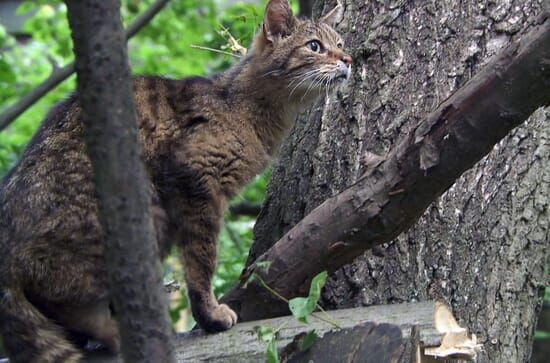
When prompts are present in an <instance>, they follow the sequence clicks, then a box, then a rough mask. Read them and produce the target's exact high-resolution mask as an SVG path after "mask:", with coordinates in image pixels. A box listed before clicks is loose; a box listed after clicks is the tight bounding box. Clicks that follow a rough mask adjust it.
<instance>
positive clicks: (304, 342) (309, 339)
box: [298, 330, 319, 352]
mask: <svg viewBox="0 0 550 363" xmlns="http://www.w3.org/2000/svg"><path fill="white" fill-rule="evenodd" d="M317 338H319V336H318V335H317V333H316V332H315V330H311V331H309V332H308V333H307V334H306V335H304V336H303V337H301V338H300V340H299V341H298V348H299V349H300V351H301V352H304V351H306V350H308V349H309V348H311V346H312V345H313V343H315V341H316V340H317Z"/></svg>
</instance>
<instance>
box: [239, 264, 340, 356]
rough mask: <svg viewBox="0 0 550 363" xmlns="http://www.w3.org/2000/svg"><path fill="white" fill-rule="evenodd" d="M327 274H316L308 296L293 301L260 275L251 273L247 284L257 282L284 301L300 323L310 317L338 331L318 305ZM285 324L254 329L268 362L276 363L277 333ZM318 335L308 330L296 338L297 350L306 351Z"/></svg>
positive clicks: (263, 266)
mask: <svg viewBox="0 0 550 363" xmlns="http://www.w3.org/2000/svg"><path fill="white" fill-rule="evenodd" d="M256 267H257V268H259V269H260V270H262V271H265V270H266V269H268V268H269V264H262V262H259V263H256ZM327 277H328V273H327V272H326V271H322V272H321V273H319V274H317V275H316V276H315V277H314V278H313V279H312V280H311V284H310V287H309V295H308V296H307V297H305V298H304V297H296V298H294V299H290V300H288V299H287V298H285V297H284V296H281V295H280V294H279V293H278V292H277V291H275V290H273V289H272V288H271V287H270V286H269V285H267V284H266V282H265V281H264V280H263V279H262V277H261V276H260V275H258V274H257V273H255V272H253V273H252V274H251V275H250V276H249V277H248V279H247V283H250V282H252V281H253V280H257V281H258V282H259V283H260V284H261V285H262V286H263V287H264V288H265V289H266V290H267V291H269V292H270V293H271V294H273V295H274V296H275V297H277V298H279V299H281V300H283V301H285V302H286V303H287V304H288V307H289V309H290V311H291V312H292V315H293V316H294V317H295V318H296V320H298V321H299V322H301V323H304V324H308V323H309V322H308V317H310V316H312V317H315V318H317V319H319V320H322V321H324V322H326V323H329V324H332V325H333V326H334V327H335V328H337V329H340V326H339V325H338V323H337V322H335V321H333V320H332V319H331V317H330V316H329V315H328V314H327V313H326V312H325V311H324V310H323V308H321V306H320V305H319V304H318V302H319V298H320V297H321V290H322V289H323V287H324V286H325V283H326V282H327ZM316 309H319V310H321V312H322V313H323V314H324V317H321V316H319V315H315V314H313V312H314V311H315V310H316ZM284 326H285V323H283V324H282V325H281V326H280V327H278V328H277V329H275V330H273V329H272V328H271V327H267V326H264V325H260V326H257V327H255V329H256V333H257V334H258V339H259V340H261V341H263V342H265V343H267V350H266V356H267V361H268V362H273V363H278V362H279V355H278V352H277V344H276V343H277V335H278V333H279V331H280V330H281V329H282V328H284ZM317 338H318V335H317V332H316V331H315V329H313V330H310V331H309V332H307V333H305V334H301V335H298V336H296V338H295V340H297V344H298V349H299V350H300V351H305V350H308V349H309V348H310V347H311V346H312V345H313V343H315V341H316V340H317Z"/></svg>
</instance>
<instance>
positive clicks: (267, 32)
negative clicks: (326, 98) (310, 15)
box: [251, 0, 351, 99]
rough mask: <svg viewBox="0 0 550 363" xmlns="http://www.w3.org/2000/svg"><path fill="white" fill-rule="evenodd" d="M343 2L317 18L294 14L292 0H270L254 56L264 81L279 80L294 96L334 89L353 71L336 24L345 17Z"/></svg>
mask: <svg viewBox="0 0 550 363" xmlns="http://www.w3.org/2000/svg"><path fill="white" fill-rule="evenodd" d="M342 12H343V9H342V6H341V5H340V3H338V5H337V6H336V7H335V8H334V9H333V10H332V11H330V12H329V13H328V14H326V15H325V16H323V17H322V18H320V19H319V20H317V21H313V20H306V19H304V20H302V19H298V18H296V17H294V15H292V10H291V8H290V5H289V3H288V0H270V1H269V2H268V4H267V7H266V10H265V16H264V22H263V24H262V27H261V29H260V30H259V32H258V34H257V35H256V38H255V40H254V44H253V45H252V49H251V51H252V55H253V57H254V58H255V63H256V64H259V65H260V66H259V68H261V69H258V70H259V73H260V77H261V78H262V79H261V81H264V82H276V83H277V84H280V86H283V87H285V89H286V90H287V91H288V93H289V95H290V96H293V95H295V96H298V99H299V98H300V97H299V96H302V97H304V96H308V95H311V96H313V95H318V94H320V93H321V92H325V91H327V92H330V91H332V90H334V89H336V88H338V87H339V86H340V85H341V84H342V83H344V82H345V81H346V80H347V79H348V78H349V77H350V74H351V57H350V56H349V55H348V54H347V53H345V52H344V42H343V39H342V37H341V36H340V35H339V34H338V33H337V32H336V31H335V30H334V28H333V26H334V25H335V23H336V22H337V21H339V20H340V18H341V17H342Z"/></svg>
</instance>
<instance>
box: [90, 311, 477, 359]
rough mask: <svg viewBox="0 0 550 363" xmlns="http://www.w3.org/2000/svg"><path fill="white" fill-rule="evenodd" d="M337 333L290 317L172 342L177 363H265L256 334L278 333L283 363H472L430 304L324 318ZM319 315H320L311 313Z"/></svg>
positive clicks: (458, 333) (463, 332) (450, 323)
mask: <svg viewBox="0 0 550 363" xmlns="http://www.w3.org/2000/svg"><path fill="white" fill-rule="evenodd" d="M327 313H328V314H329V315H330V319H331V320H333V321H334V322H336V323H337V324H338V325H339V326H340V328H335V327H334V325H332V324H330V323H328V322H326V321H322V320H319V319H316V318H314V317H313V318H311V319H310V321H309V323H308V324H303V323H300V322H298V321H297V320H295V319H294V318H293V317H292V316H287V317H281V318H275V319H267V320H259V321H251V322H246V323H240V324H237V325H236V326H235V327H234V328H233V329H231V330H229V331H226V332H223V333H219V334H211V335H208V334H205V333H203V332H202V331H199V330H196V331H192V332H189V333H184V334H179V335H178V337H177V338H176V359H177V361H178V362H215V363H228V362H239V363H249V362H250V363H251V362H265V361H266V346H267V344H266V343H264V342H263V341H261V340H260V339H259V338H258V334H257V331H258V328H259V327H265V328H271V329H272V330H274V331H278V333H277V338H276V344H277V348H278V351H279V356H280V358H281V361H282V362H309V361H314V362H316V363H321V362H331V363H337V362H361V363H367V362H373V363H374V362H376V363H385V362H390V361H391V362H412V361H415V359H416V360H417V361H418V362H421V363H428V362H439V361H441V362H443V361H444V360H445V359H454V358H457V357H460V359H464V360H471V361H475V358H476V351H477V349H478V345H477V343H476V338H475V336H474V335H472V336H470V334H469V333H468V330H467V329H465V328H462V327H460V326H459V325H458V324H457V323H456V321H455V319H454V317H453V316H452V314H451V312H450V311H449V309H448V308H447V307H446V305H444V304H442V303H435V302H431V301H428V302H419V303H404V304H395V305H379V306H370V307H362V308H354V309H344V310H336V311H330V312H327ZM315 314H319V313H315ZM313 329H314V330H315V331H316V333H317V335H318V336H319V338H317V340H316V341H315V343H314V344H313V345H312V346H311V348H309V349H308V350H306V351H303V352H302V351H300V350H299V349H298V344H297V342H298V341H299V339H300V337H301V336H303V334H304V333H307V332H309V331H311V330H313ZM86 362H87V363H98V362H107V363H119V362H122V361H121V360H119V358H114V357H108V356H106V355H103V354H101V353H97V352H96V353H93V354H90V355H89V356H88V358H87V360H86Z"/></svg>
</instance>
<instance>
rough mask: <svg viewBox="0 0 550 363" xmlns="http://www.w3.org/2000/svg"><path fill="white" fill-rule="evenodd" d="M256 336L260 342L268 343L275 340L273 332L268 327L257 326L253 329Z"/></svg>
mask: <svg viewBox="0 0 550 363" xmlns="http://www.w3.org/2000/svg"><path fill="white" fill-rule="evenodd" d="M254 330H255V331H256V334H258V339H259V340H261V341H262V342H266V343H269V342H271V341H273V340H274V339H275V332H273V329H271V328H270V327H268V326H265V325H258V326H255V327H254Z"/></svg>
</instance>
